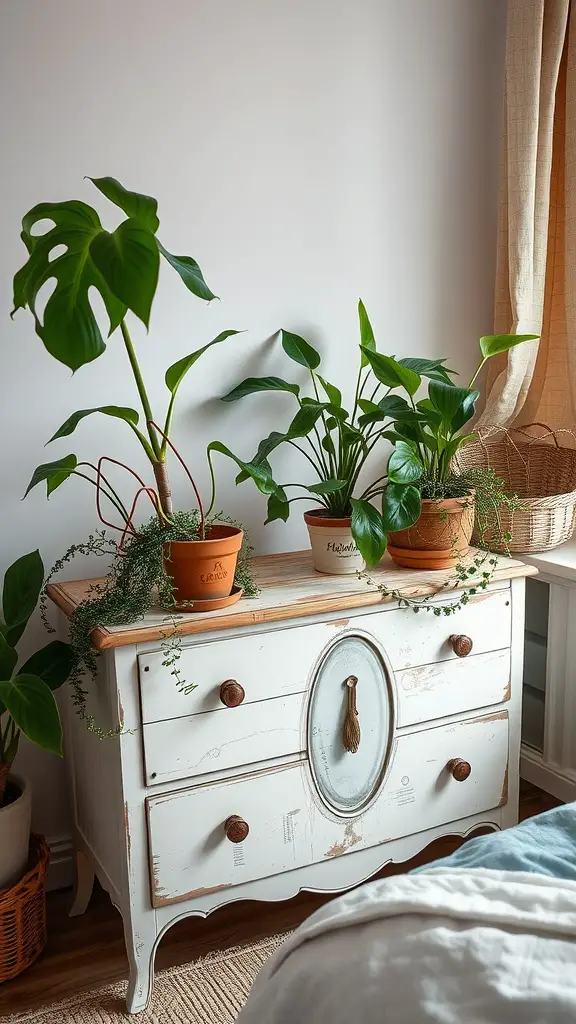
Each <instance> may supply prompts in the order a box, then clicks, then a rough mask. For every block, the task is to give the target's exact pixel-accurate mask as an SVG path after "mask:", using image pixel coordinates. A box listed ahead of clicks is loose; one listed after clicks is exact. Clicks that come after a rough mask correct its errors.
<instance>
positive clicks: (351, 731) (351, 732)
mask: <svg viewBox="0 0 576 1024" xmlns="http://www.w3.org/2000/svg"><path fill="white" fill-rule="evenodd" d="M357 682H358V679H357V677H356V676H348V679H347V680H346V681H345V683H344V685H345V687H346V693H347V698H348V706H347V709H346V718H345V719H344V728H343V729H342V742H343V744H344V748H345V750H348V751H349V752H350V753H351V754H355V753H356V751H357V750H358V747H359V746H360V723H359V722H358V709H357V707H356V684H357Z"/></svg>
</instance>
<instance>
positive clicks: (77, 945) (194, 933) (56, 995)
mask: <svg viewBox="0 0 576 1024" xmlns="http://www.w3.org/2000/svg"><path fill="white" fill-rule="evenodd" d="M558 802H559V801H557V800H555V799H554V798H553V797H551V796H549V795H548V794H547V793H543V792H542V791H541V790H539V789H535V787H533V786H529V785H528V784H523V787H522V793H521V799H520V816H521V818H522V819H525V818H529V817H532V816H533V815H535V814H539V813H541V812H542V811H546V810H549V808H551V807H555V806H556V805H557V804H558ZM460 842H461V841H460V840H459V839H441V840H437V841H436V842H435V843H433V844H432V845H431V846H429V847H428V848H427V849H426V850H425V851H423V853H421V854H419V856H418V857H415V858H414V859H413V860H411V861H409V862H408V863H406V864H401V865H391V866H390V867H389V868H386V869H384V871H382V872H381V874H382V875H389V874H397V873H399V872H402V871H406V870H409V869H410V868H411V867H415V866H416V865H417V864H423V863H426V862H428V861H431V860H435V859H436V858H437V857H442V856H445V855H446V854H448V853H451V852H452V850H454V849H456V847H458V846H459V845H460ZM329 898H330V897H326V896H318V895H314V894H311V893H301V894H300V895H299V896H296V897H295V898H294V899H292V900H288V901H285V902H282V903H255V902H247V901H244V902H242V903H236V904H233V905H232V906H230V907H224V908H223V909H222V910H219V911H216V912H215V913H214V914H212V915H211V916H210V917H209V918H207V919H206V920H202V919H201V918H188V919H187V920H185V921H181V922H180V923H179V924H177V925H174V927H173V928H171V929H170V931H169V932H168V933H167V935H166V937H165V938H164V939H163V941H162V942H161V943H160V946H159V948H158V952H157V954H156V967H157V969H159V970H161V969H162V968H163V967H172V966H174V965H175V964H182V963H187V962H189V961H191V960H194V959H196V958H197V957H199V956H202V955H204V954H205V953H208V952H210V951H211V950H215V949H226V948H228V947H229V946H234V945H237V944H239V943H243V942H250V941H251V940H254V939H258V938H264V937H266V936H268V935H274V934H277V933H281V932H285V931H289V930H290V929H291V928H295V927H296V926H297V925H298V924H300V922H301V921H303V920H304V919H305V918H306V917H308V915H309V914H311V913H312V911H314V910H316V908H317V907H319V906H321V904H322V903H325V902H326V901H327V899H329ZM69 901H70V893H69V892H68V891H64V892H56V893H50V894H49V896H48V925H49V941H48V947H47V949H46V952H45V953H44V954H43V956H42V957H41V958H40V959H39V960H38V961H37V962H36V964H34V966H33V967H31V968H30V969H29V970H28V971H25V972H24V974H22V975H20V977H19V978H15V979H14V980H13V981H10V982H6V983H5V984H4V985H2V986H1V987H0V1021H2V1020H3V1018H4V1015H9V1014H11V1013H17V1012H21V1011H23V1010H32V1009H34V1008H36V1007H38V1006H43V1005H44V1006H46V1005H49V1004H50V1003H53V1002H55V1001H56V1000H59V999H64V998H66V997H67V996H70V995H74V994H75V993H76V992H80V991H82V990H83V989H87V988H93V987H96V986H98V985H104V984H107V983H109V982H112V981H117V980H121V979H123V978H126V977H127V975H128V964H127V960H126V953H125V951H124V940H123V937H122V925H121V921H120V916H119V914H118V913H117V912H116V910H114V908H113V907H112V905H111V904H110V901H109V899H108V896H107V895H106V894H105V893H104V892H103V891H102V890H101V889H98V890H97V891H95V893H94V896H93V898H92V902H91V903H90V907H89V908H88V910H87V912H86V914H84V916H83V917H76V918H72V919H71V918H68V916H67V906H68V904H69Z"/></svg>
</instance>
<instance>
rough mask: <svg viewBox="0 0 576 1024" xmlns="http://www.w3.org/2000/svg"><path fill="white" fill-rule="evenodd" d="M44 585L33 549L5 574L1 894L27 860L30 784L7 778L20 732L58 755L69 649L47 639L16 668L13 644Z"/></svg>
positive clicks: (0, 661) (0, 658)
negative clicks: (60, 693) (57, 694)
mask: <svg viewBox="0 0 576 1024" xmlns="http://www.w3.org/2000/svg"><path fill="white" fill-rule="evenodd" d="M43 582H44V566H43V564H42V559H41V558H40V554H39V552H38V551H31V552H30V553H29V554H27V555H23V556H22V558H18V559H17V560H16V561H15V562H14V563H13V564H12V565H11V566H10V567H9V568H8V569H7V570H6V574H5V576H4V586H3V590H2V621H1V622H0V890H1V889H6V888H8V887H9V886H11V885H13V884H15V883H16V882H18V881H19V880H20V878H21V877H22V875H23V874H24V872H25V870H26V864H27V861H28V843H29V838H30V816H31V810H32V794H31V788H30V783H29V782H28V780H27V779H25V778H24V777H23V776H21V775H19V774H11V773H10V769H11V766H12V762H13V760H14V758H15V757H16V753H17V751H18V745H19V742H20V737H21V736H22V734H24V736H26V737H27V738H28V739H29V740H30V741H31V742H32V743H35V744H36V745H37V746H38V747H41V748H42V749H44V750H49V751H51V752H52V753H54V754H57V755H58V756H60V757H61V756H62V726H61V723H60V715H59V713H58V705H57V703H56V700H55V698H54V690H56V689H57V688H58V687H59V686H61V685H62V683H64V682H66V680H67V679H68V676H69V675H70V672H71V670H72V667H73V665H74V660H75V655H74V653H73V651H72V648H71V647H70V646H69V645H68V644H66V643H63V642H62V641H60V640H52V641H51V642H50V643H48V644H46V646H45V647H42V648H41V649H40V650H38V651H36V653H35V654H33V655H32V656H31V657H30V658H28V659H27V660H26V661H25V662H24V664H21V665H19V664H18V662H19V658H18V651H17V644H18V642H19V640H20V638H21V636H22V634H23V632H24V630H25V629H26V625H27V623H28V620H29V619H30V616H31V615H32V613H33V611H34V609H35V608H36V605H37V603H38V598H39V596H40V592H41V590H42V585H43Z"/></svg>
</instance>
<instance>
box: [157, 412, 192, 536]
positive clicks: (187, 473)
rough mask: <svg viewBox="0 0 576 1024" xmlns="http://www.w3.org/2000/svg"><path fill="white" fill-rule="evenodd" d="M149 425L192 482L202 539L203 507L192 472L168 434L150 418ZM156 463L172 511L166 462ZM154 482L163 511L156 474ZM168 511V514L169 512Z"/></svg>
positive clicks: (162, 501) (165, 510)
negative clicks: (162, 475)
mask: <svg viewBox="0 0 576 1024" xmlns="http://www.w3.org/2000/svg"><path fill="white" fill-rule="evenodd" d="M150 426H151V427H153V429H154V430H157V431H158V433H159V434H160V435H161V437H162V438H163V441H164V443H165V444H167V445H169V446H170V448H171V449H172V451H173V452H174V455H175V456H176V458H177V459H178V462H179V463H180V465H181V466H183V468H184V472H185V473H186V476H187V477H188V479H189V481H190V483H191V484H192V488H193V490H194V494H195V495H196V501H197V502H198V511H199V513H200V537H201V538H202V539H204V526H205V517H204V508H203V506H202V499H201V497H200V492H199V490H198V488H197V487H196V482H195V480H194V477H193V476H192V473H191V472H190V470H189V469H188V466H187V465H186V463H185V462H184V459H183V458H182V456H181V455H180V452H179V451H178V449H177V448H176V446H175V445H173V444H172V441H171V440H170V438H169V437H168V435H167V434H165V433H164V431H163V430H161V429H160V427H159V426H158V424H157V423H154V420H150ZM156 465H158V467H160V466H162V468H163V470H164V477H163V482H165V485H166V488H167V490H166V491H165V495H164V497H165V499H166V502H167V503H168V504H169V505H170V512H172V496H171V494H170V490H169V488H168V476H167V474H166V463H165V462H158V463H156ZM155 472H156V471H155ZM156 482H157V483H158V494H159V496H160V503H161V504H162V507H163V509H164V512H167V509H166V508H164V500H163V496H162V492H161V491H160V482H159V479H158V476H156ZM170 512H168V514H170Z"/></svg>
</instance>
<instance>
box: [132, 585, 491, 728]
mask: <svg viewBox="0 0 576 1024" xmlns="http://www.w3.org/2000/svg"><path fill="white" fill-rule="evenodd" d="M455 600H456V596H455V595H454V594H452V595H451V594H446V595H444V596H443V598H442V602H441V603H444V604H445V603H447V602H451V601H455ZM356 629H357V630H361V631H363V632H365V633H368V634H370V635H372V636H374V638H375V639H376V640H377V641H378V643H379V644H380V645H381V647H382V648H383V650H384V652H385V654H386V655H387V657H388V658H389V660H390V663H391V665H392V667H393V668H394V669H396V670H398V669H404V668H412V667H414V666H418V665H431V664H433V663H435V662H444V661H450V660H451V661H454V662H457V661H459V660H460V659H458V658H457V657H456V655H455V654H454V651H453V648H452V645H451V643H450V639H449V638H450V635H451V634H454V633H456V634H458V633H460V634H465V635H467V636H469V637H470V639H471V640H472V642H473V648H472V655H470V656H469V657H468V658H464V659H462V661H463V662H466V663H470V661H471V659H472V657H473V655H477V654H483V653H485V652H488V651H498V650H502V649H503V648H506V647H509V646H510V639H511V609H510V591H509V590H508V589H507V588H506V589H500V590H494V591H491V592H487V593H486V594H481V595H477V596H476V597H475V598H472V599H471V602H470V604H468V605H465V606H464V607H463V608H461V609H459V611H457V612H456V613H455V614H454V615H451V616H449V617H448V616H436V615H434V613H433V612H431V611H421V612H419V613H418V614H415V613H414V612H413V611H412V609H410V608H400V609H386V607H385V606H384V607H383V608H382V610H381V611H377V612H373V613H371V614H366V615H358V616H353V617H352V616H351V617H350V618H345V619H338V620H335V621H332V622H325V623H313V624H310V625H304V626H294V627H290V628H287V629H276V630H271V631H269V632H262V633H254V634H251V635H250V636H238V637H233V638H231V639H229V640H228V639H227V640H214V641H211V642H210V643H204V644H201V643H200V644H192V645H190V646H187V647H184V648H183V650H182V652H181V656H180V661H179V669H180V672H181V674H182V676H183V677H184V679H185V680H186V682H187V683H195V684H196V689H194V690H192V692H191V693H189V694H184V693H181V692H180V691H179V690H178V688H177V686H176V685H175V682H174V678H173V676H172V675H171V673H170V667H168V666H166V665H163V664H162V662H163V661H165V658H166V656H165V654H164V653H163V652H162V651H153V652H151V653H150V654H140V655H139V657H138V667H139V676H140V694H141V704H142V720H143V722H145V723H150V722H162V721H166V720H168V719H175V718H180V717H183V716H186V715H196V714H203V713H205V712H207V711H216V710H219V709H222V708H223V707H224V705H223V703H222V701H221V699H220V687H221V685H222V683H223V682H225V681H226V680H228V679H234V680H236V681H237V682H238V683H240V685H241V686H242V688H243V689H244V692H245V696H244V699H243V704H245V705H248V704H251V703H254V702H257V701H263V700H267V699H269V698H271V697H281V696H284V695H287V694H293V693H301V692H302V691H303V690H305V689H306V688H307V686H308V682H309V677H310V673H311V671H312V668H313V665H314V662H315V661H316V659H317V658H318V657H319V655H320V654H321V653H322V651H323V650H324V648H325V647H326V645H327V644H328V643H329V642H330V641H331V640H332V639H333V638H334V637H335V636H337V635H339V634H344V633H345V632H353V631H354V630H356ZM490 703H492V702H491V701H490V700H487V701H483V702H482V703H481V704H479V705H476V704H466V703H464V704H463V705H462V706H461V707H460V706H459V707H458V708H457V709H456V708H454V709H452V711H455V710H466V708H468V707H477V706H478V707H482V706H485V705H488V704H490ZM235 710H237V709H235ZM452 711H442V712H441V714H451V713H452ZM430 717H436V718H438V717H440V716H439V715H438V714H434V715H431V716H430ZM423 718H424V716H420V718H418V719H414V720H415V721H417V720H422V719H423Z"/></svg>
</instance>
